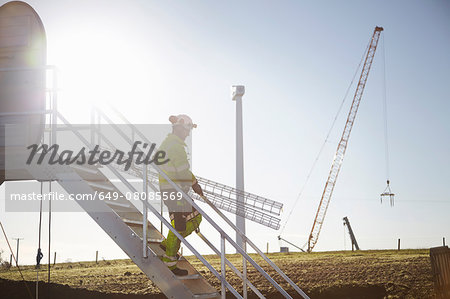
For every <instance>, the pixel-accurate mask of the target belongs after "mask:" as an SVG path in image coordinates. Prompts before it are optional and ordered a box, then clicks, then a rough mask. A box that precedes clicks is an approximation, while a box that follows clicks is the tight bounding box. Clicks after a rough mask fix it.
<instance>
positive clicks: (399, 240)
mask: <svg viewBox="0 0 450 299" xmlns="http://www.w3.org/2000/svg"><path fill="white" fill-rule="evenodd" d="M397 250H400V238H399V239H398V249H397Z"/></svg>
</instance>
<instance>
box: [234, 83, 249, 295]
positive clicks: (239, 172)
mask: <svg viewBox="0 0 450 299" xmlns="http://www.w3.org/2000/svg"><path fill="white" fill-rule="evenodd" d="M231 92H232V97H233V101H236V189H237V190H241V191H244V142H243V133H242V131H243V130H242V96H243V95H244V94H245V87H244V86H243V85H233V86H232V87H231ZM236 199H237V202H238V204H237V209H238V210H239V209H242V211H243V212H244V213H243V214H244V215H245V209H244V198H243V197H242V196H241V195H239V193H238V194H237V198H236ZM236 226H237V227H238V229H239V230H240V231H241V232H242V233H243V234H244V235H245V217H243V216H239V215H236ZM236 243H237V245H238V246H239V247H241V248H242V249H243V250H244V251H246V243H245V240H243V239H242V237H241V236H240V234H239V233H237V232H236ZM242 268H243V269H242V274H243V277H242V278H243V279H242V280H243V291H242V296H243V297H244V298H245V299H247V260H246V259H245V258H242Z"/></svg>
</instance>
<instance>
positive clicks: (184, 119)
mask: <svg viewBox="0 0 450 299" xmlns="http://www.w3.org/2000/svg"><path fill="white" fill-rule="evenodd" d="M169 121H170V122H171V123H172V125H173V126H175V125H182V126H183V127H184V128H185V129H189V130H190V129H192V128H197V125H196V124H194V123H192V119H191V118H190V117H189V116H187V115H186V114H180V115H177V116H174V115H172V116H170V117H169Z"/></svg>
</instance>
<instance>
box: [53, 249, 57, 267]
mask: <svg viewBox="0 0 450 299" xmlns="http://www.w3.org/2000/svg"><path fill="white" fill-rule="evenodd" d="M55 264H56V251H55V256H54V257H53V266H55Z"/></svg>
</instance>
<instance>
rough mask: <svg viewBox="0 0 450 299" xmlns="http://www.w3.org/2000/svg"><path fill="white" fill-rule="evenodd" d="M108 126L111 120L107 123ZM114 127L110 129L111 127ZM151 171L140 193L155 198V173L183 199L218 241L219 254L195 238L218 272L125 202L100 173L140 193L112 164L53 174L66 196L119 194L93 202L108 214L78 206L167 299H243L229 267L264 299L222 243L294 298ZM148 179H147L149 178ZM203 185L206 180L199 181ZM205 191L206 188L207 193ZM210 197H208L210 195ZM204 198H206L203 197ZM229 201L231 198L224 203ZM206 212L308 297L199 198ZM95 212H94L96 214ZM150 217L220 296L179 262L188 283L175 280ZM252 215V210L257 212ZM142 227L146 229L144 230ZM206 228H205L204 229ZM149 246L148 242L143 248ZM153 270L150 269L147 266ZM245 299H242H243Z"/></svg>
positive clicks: (145, 174) (146, 207)
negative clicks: (214, 281)
mask: <svg viewBox="0 0 450 299" xmlns="http://www.w3.org/2000/svg"><path fill="white" fill-rule="evenodd" d="M56 113H57V116H58V119H59V120H61V121H62V123H63V124H64V125H65V126H66V128H65V130H71V131H72V132H73V133H74V134H75V136H77V137H78V138H79V139H80V140H81V141H82V142H83V143H84V144H85V145H86V146H89V147H91V148H92V144H91V143H90V142H89V141H88V140H87V139H86V138H84V137H83V135H82V134H81V133H80V132H78V129H77V128H76V127H74V126H73V125H71V124H70V123H69V122H68V121H67V120H66V119H65V118H64V117H63V116H62V115H61V114H60V113H59V112H56ZM107 120H109V119H107ZM109 124H110V125H111V126H113V127H114V123H112V122H111V123H109ZM115 129H116V131H117V134H119V135H120V136H121V137H123V139H124V140H125V141H126V142H128V143H129V144H130V145H132V144H133V140H132V139H131V138H130V137H129V136H127V135H126V134H125V133H124V132H123V131H122V130H120V128H119V127H115ZM93 133H97V134H98V135H99V136H100V138H101V139H102V142H105V143H106V144H108V143H109V144H108V145H109V146H113V144H111V142H110V141H109V140H108V139H107V138H106V137H105V136H104V135H103V134H101V133H99V132H93ZM150 166H151V167H153V169H152V172H150V171H149V170H147V171H143V173H142V172H141V175H142V179H143V180H142V186H143V190H144V191H145V192H147V188H149V187H150V188H151V189H152V190H153V191H155V192H157V191H158V188H157V187H156V186H155V184H154V182H155V174H156V172H158V173H159V174H160V175H162V176H163V177H165V178H166V179H167V180H168V181H169V182H170V183H171V184H172V186H173V187H174V189H176V190H177V191H178V192H180V193H181V194H182V195H183V198H184V199H186V200H187V201H188V202H189V203H190V204H191V205H192V206H193V207H194V208H195V209H197V210H198V211H199V212H200V213H201V214H202V217H203V219H204V220H206V221H207V222H208V223H209V224H210V225H211V226H212V227H213V228H214V229H215V230H216V231H217V232H218V233H219V234H220V236H221V246H220V249H218V248H217V247H216V246H214V244H213V243H212V242H210V241H209V240H208V239H207V238H206V236H204V235H203V234H202V233H198V235H199V237H200V238H201V239H202V240H203V241H204V242H205V243H206V244H207V245H208V246H209V247H210V248H211V249H212V250H213V251H214V252H215V253H216V254H217V255H219V256H220V257H221V270H220V271H218V270H216V269H215V268H214V267H213V266H212V265H211V264H210V263H209V262H208V261H206V260H205V258H204V257H203V256H202V255H201V254H200V253H199V252H198V251H197V250H196V249H195V248H194V247H193V246H192V245H191V244H190V243H189V242H188V241H187V240H186V239H184V238H183V237H182V236H181V235H180V234H179V233H178V232H177V231H176V230H175V229H174V228H173V227H172V226H171V225H170V223H169V222H168V221H167V220H166V219H165V218H164V217H163V216H162V215H161V214H160V213H159V211H158V210H156V209H155V207H153V206H152V205H150V204H149V203H148V202H147V201H142V203H143V206H144V209H143V211H142V212H141V211H139V210H138V209H137V208H136V207H135V206H134V205H133V204H132V202H130V201H129V200H127V199H125V196H123V194H122V192H121V191H120V190H119V189H118V188H117V187H116V186H115V185H114V183H112V180H111V179H110V178H108V177H107V176H105V175H104V174H103V172H102V168H107V169H108V171H110V172H111V173H113V174H114V176H115V178H116V179H119V180H120V182H121V183H123V184H124V185H125V186H126V187H127V188H128V190H130V191H131V192H139V191H138V190H137V189H136V188H135V187H134V186H133V185H132V184H130V183H129V182H128V180H127V179H126V178H125V177H124V176H123V175H122V174H121V172H120V171H119V170H118V169H117V167H114V164H108V165H106V167H98V166H89V167H84V166H83V167H78V166H77V167H76V168H73V167H70V169H71V170H72V171H71V172H69V173H62V174H59V173H58V174H57V175H56V177H57V178H58V182H59V183H60V184H61V186H63V187H64V188H65V189H66V190H67V191H68V192H70V193H93V194H95V192H97V193H99V192H103V193H110V192H116V193H118V194H121V195H122V196H119V197H118V198H117V199H116V200H114V201H113V200H109V201H108V200H103V201H100V200H95V201H94V202H96V203H95V204H96V205H104V209H105V210H108V209H109V212H107V213H105V212H102V213H98V212H90V210H92V206H90V205H91V204H92V202H91V201H89V202H83V201H81V202H78V203H79V204H80V205H81V206H82V207H83V208H84V209H85V210H86V211H87V212H88V214H89V215H90V216H91V217H92V218H93V219H94V220H95V221H96V222H97V223H98V224H99V225H100V226H101V227H102V229H103V230H105V231H106V232H107V233H108V235H109V236H110V237H111V238H112V239H113V240H114V241H115V242H116V243H117V244H118V245H119V247H121V248H122V249H123V250H124V251H125V252H126V253H127V254H128V255H129V256H130V258H131V259H132V260H133V261H134V262H135V263H136V265H138V267H139V268H140V269H141V270H142V271H143V272H144V273H145V274H146V275H147V276H148V277H149V278H150V279H151V280H152V281H153V282H154V283H155V284H156V285H157V286H158V288H159V289H160V290H161V291H162V292H163V293H164V294H165V295H166V296H167V297H169V298H216V297H217V298H218V297H222V298H225V294H226V291H227V290H228V291H229V292H231V293H232V294H233V295H234V296H235V297H236V298H243V296H241V295H240V294H239V293H238V292H237V291H236V289H235V288H234V287H233V286H232V285H231V284H230V283H229V282H228V281H227V280H226V268H225V266H226V265H228V266H229V267H230V269H231V270H232V271H233V272H235V273H236V274H237V276H238V277H240V278H241V279H242V280H243V281H245V283H246V285H247V286H248V287H250V289H251V290H252V291H253V292H254V293H255V294H256V295H257V296H258V297H259V298H264V296H263V295H262V293H261V292H260V291H259V290H258V289H257V288H256V287H255V286H254V285H253V284H252V283H251V282H250V281H248V280H247V276H246V273H245V272H244V273H241V272H240V271H239V270H237V268H236V267H235V266H234V265H233V264H232V263H231V262H230V261H229V260H228V259H226V257H225V243H226V242H228V243H229V244H230V245H231V246H232V247H234V248H235V249H236V250H237V252H239V253H240V254H241V255H242V257H243V259H244V260H245V262H247V263H249V264H251V265H252V266H253V267H254V268H255V269H256V270H257V271H258V272H260V273H261V274H262V275H263V276H264V277H265V278H266V279H267V281H268V283H270V284H272V285H273V286H274V287H275V289H276V290H278V291H279V292H280V293H281V295H283V296H284V297H286V298H292V296H291V295H290V294H289V293H288V292H287V291H286V290H284V289H283V288H282V287H281V286H280V285H279V283H278V282H276V281H275V280H274V279H273V278H272V277H271V276H270V275H268V273H266V272H265V271H264V270H263V269H262V267H261V266H260V265H259V264H258V263H256V262H255V261H254V260H253V259H252V258H251V257H250V256H249V255H248V254H247V253H246V251H245V250H243V249H242V248H240V247H239V246H238V245H237V244H236V243H235V241H234V240H233V239H232V238H231V237H230V236H229V235H228V234H226V233H225V231H224V230H223V228H221V227H220V226H219V225H218V224H217V223H216V222H215V221H214V220H213V219H212V217H211V216H209V215H208V214H207V213H205V212H204V210H203V209H202V208H201V207H200V206H198V205H197V203H196V202H195V201H194V200H193V199H192V198H191V197H190V196H189V195H188V194H186V193H185V192H183V190H181V189H180V188H179V187H178V185H176V184H175V183H173V182H172V181H171V180H170V178H168V177H167V175H166V174H165V173H164V172H162V171H161V170H160V169H159V168H158V167H157V166H155V165H154V164H150ZM149 174H151V175H149ZM202 182H203V184H205V183H204V182H205V180H204V179H202ZM205 190H207V188H205ZM209 193H211V191H210V192H209ZM207 194H208V193H207ZM246 196H247V198H248V201H247V202H248V203H251V200H252V199H253V202H254V203H255V206H256V205H257V203H258V199H260V198H259V197H255V196H253V195H249V194H247V195H246ZM228 198H230V197H228ZM202 200H203V202H205V203H206V204H207V205H208V206H209V207H210V208H212V209H213V210H214V211H215V212H216V213H217V214H218V215H219V216H220V217H221V218H222V219H223V220H225V222H226V223H227V224H228V225H229V226H230V227H231V228H232V229H233V230H235V231H236V232H238V233H239V234H240V235H241V236H242V237H243V239H244V240H245V241H246V244H247V245H249V246H250V247H251V248H253V250H255V251H256V252H257V253H258V254H259V255H260V256H261V257H262V258H263V259H264V260H265V261H266V262H267V263H268V264H269V266H270V267H272V268H273V269H274V270H275V271H276V272H277V273H278V274H279V276H281V277H282V278H283V279H284V280H286V281H287V282H288V284H289V285H290V287H291V288H292V289H294V290H295V292H296V293H297V294H299V295H300V296H302V297H303V298H308V296H307V295H306V294H305V293H304V292H303V291H302V290H301V289H300V288H299V287H298V286H297V285H296V284H295V283H294V282H293V281H292V280H290V279H289V278H288V277H287V276H286V275H285V274H284V273H283V272H282V271H281V270H280V269H279V268H278V267H277V266H276V265H275V264H274V263H273V262H272V261H271V260H270V259H269V258H267V257H266V256H265V255H264V253H263V252H262V251H261V250H259V249H258V248H257V247H256V245H255V244H254V243H253V242H251V240H250V239H248V237H247V236H245V235H244V234H242V232H240V231H239V229H238V228H237V227H236V226H235V225H234V224H233V223H232V222H231V221H230V220H229V219H228V218H227V217H226V216H225V215H224V214H223V213H222V212H220V210H219V209H218V208H217V206H216V205H214V204H213V203H212V202H211V201H210V200H209V199H208V198H207V197H204V198H202ZM266 203H267V206H271V208H267V206H266V205H264V204H262V205H260V206H261V207H264V208H266V209H272V211H274V210H277V209H278V212H279V210H280V209H281V207H280V206H279V205H277V203H276V202H273V201H270V200H268V199H266ZM98 208H99V207H97V206H96V207H95V211H97V209H98ZM148 211H150V212H151V213H152V214H153V215H154V216H156V217H157V218H158V220H159V221H161V222H162V223H163V225H164V226H166V228H167V229H169V230H171V231H172V232H173V233H174V234H175V235H176V236H177V237H178V238H179V239H180V240H181V242H182V244H184V246H186V247H187V248H188V249H189V250H190V251H191V252H192V253H193V254H194V255H195V256H196V257H197V258H198V259H199V260H200V261H201V262H202V263H203V264H204V265H205V266H206V267H207V268H208V269H209V270H210V271H211V272H212V273H213V274H214V275H215V276H216V277H217V278H218V280H219V281H220V282H221V285H222V287H221V291H220V293H219V292H217V290H216V289H215V288H213V287H212V286H211V285H210V284H209V283H208V282H207V281H206V280H205V278H204V277H203V276H202V275H201V274H200V273H199V272H198V271H197V270H196V269H195V268H194V267H193V266H192V265H191V264H190V263H189V262H188V261H187V260H186V259H184V258H183V257H181V258H180V261H179V264H178V266H179V267H180V268H183V269H186V270H188V273H189V275H188V276H187V277H181V278H180V277H177V276H175V275H173V274H172V272H171V271H169V270H168V269H167V267H166V266H165V265H164V263H162V261H161V260H160V256H161V255H162V254H163V253H164V252H163V251H162V249H161V248H160V247H159V244H160V242H161V241H162V240H163V239H164V236H162V235H161V233H160V231H159V230H158V229H157V228H156V227H155V226H154V225H152V224H151V223H150V222H149V221H148V216H147V213H148ZM255 211H256V210H255ZM145 224H146V225H145ZM203 225H205V224H203ZM143 240H147V242H145V243H144V242H143ZM150 265H151V266H150ZM245 297H246V296H245Z"/></svg>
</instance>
